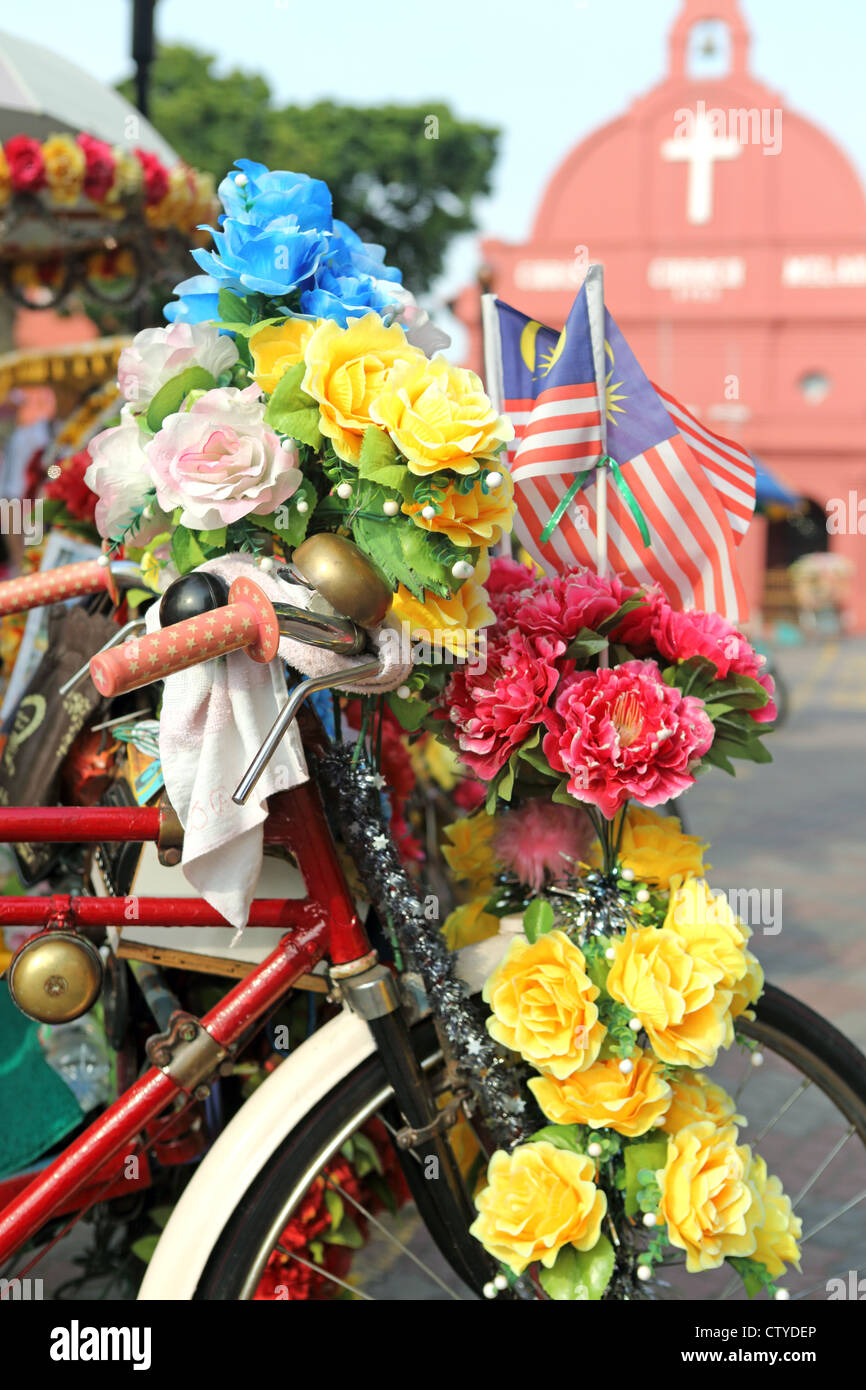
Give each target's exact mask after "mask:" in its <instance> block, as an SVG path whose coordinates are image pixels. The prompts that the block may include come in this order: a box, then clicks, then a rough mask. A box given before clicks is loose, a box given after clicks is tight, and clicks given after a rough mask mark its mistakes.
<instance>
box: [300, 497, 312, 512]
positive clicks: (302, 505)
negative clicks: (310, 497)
mask: <svg viewBox="0 0 866 1390" xmlns="http://www.w3.org/2000/svg"><path fill="white" fill-rule="evenodd" d="M309 510H310V504H309V502H305V501H304V499H303V498H301V500H300V502H299V503H298V511H299V512H300V513H301V516H303V515H304V513H305V512H308V511H309Z"/></svg>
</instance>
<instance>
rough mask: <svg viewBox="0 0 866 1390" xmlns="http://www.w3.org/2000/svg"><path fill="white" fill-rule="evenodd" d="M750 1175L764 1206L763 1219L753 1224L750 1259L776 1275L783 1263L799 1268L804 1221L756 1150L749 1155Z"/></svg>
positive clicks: (783, 1271)
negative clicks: (751, 1156)
mask: <svg viewBox="0 0 866 1390" xmlns="http://www.w3.org/2000/svg"><path fill="white" fill-rule="evenodd" d="M749 1178H750V1180H751V1182H752V1185H753V1186H754V1188H755V1190H756V1191H757V1193H758V1196H759V1197H760V1199H761V1201H762V1203H763V1206H764V1219H763V1221H762V1222H761V1224H760V1225H759V1226H756V1228H755V1240H756V1244H755V1251H754V1254H753V1255H752V1259H753V1260H760V1262H761V1264H762V1265H766V1267H767V1270H768V1272H769V1274H770V1275H771V1276H772V1277H773V1278H774V1279H776V1278H778V1276H779V1275H780V1274H784V1273H785V1264H786V1263H787V1264H792V1265H794V1267H795V1268H796V1269H799V1268H800V1247H799V1245H798V1244H797V1241H798V1240H799V1239H800V1237H801V1236H802V1234H803V1223H802V1221H801V1220H800V1218H799V1216H795V1215H794V1212H793V1210H792V1207H791V1199H790V1197H786V1196H785V1193H784V1192H783V1191H782V1184H781V1182H780V1181H779V1179H778V1178H776V1177H771V1176H769V1175H768V1173H767V1165H766V1163H765V1162H764V1160H763V1158H761V1156H760V1155H759V1154H755V1155H754V1157H753V1158H752V1166H751V1168H750V1169H749Z"/></svg>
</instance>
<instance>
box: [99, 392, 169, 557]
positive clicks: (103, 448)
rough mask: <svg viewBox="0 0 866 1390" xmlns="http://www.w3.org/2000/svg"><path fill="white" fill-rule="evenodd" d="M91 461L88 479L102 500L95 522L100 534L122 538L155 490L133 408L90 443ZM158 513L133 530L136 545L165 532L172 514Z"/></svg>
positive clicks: (124, 412)
mask: <svg viewBox="0 0 866 1390" xmlns="http://www.w3.org/2000/svg"><path fill="white" fill-rule="evenodd" d="M89 449H90V457H91V463H90V466H89V468H88V469H87V472H86V473H85V474H84V481H85V483H86V484H87V486H88V487H89V488H90V490H91V492H95V493H96V496H97V498H98V499H99V500H98V501H97V503H96V513H95V517H94V519H95V521H96V528H97V530H98V531H99V534H100V536H104V537H106V539H107V538H109V537H111V538H119V537H120V536H121V535H122V534H123V533H124V531H125V530H126V528H127V527H128V526H129V525H130V523H131V521H132V519H133V515H134V513H135V512H136V511H139V512H140V511H141V509H142V508H143V507H144V505H145V502H146V500H147V494H148V493H152V491H153V478H152V477H151V473H150V465H149V463H148V458H147V454H146V453H145V452H144V436H143V435H142V432H141V429H140V427H139V424H138V421H137V420H136V418H135V416H134V415H133V413H132V411H131V409H130V407H129V406H128V405H125V406H124V407H123V410H122V411H121V412H120V424H119V425H114V426H113V427H112V428H111V429H108V430H103V431H102V432H101V433H100V434H97V435H94V437H93V439H91V441H90V445H89ZM153 511H154V515H153V516H152V517H150V518H148V519H147V520H146V521H142V523H141V525H140V526H139V527H138V528H137V529H136V530H135V532H133V535H132V539H133V540H134V541H135V542H136V544H144V543H145V542H146V541H148V540H149V539H150V538H151V536H156V535H158V534H159V532H160V531H164V530H165V528H166V525H167V524H168V517H166V516H164V515H163V514H162V513H161V512H158V511H157V510H156V509H155V508H154V509H153Z"/></svg>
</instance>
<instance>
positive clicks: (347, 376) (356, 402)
mask: <svg viewBox="0 0 866 1390" xmlns="http://www.w3.org/2000/svg"><path fill="white" fill-rule="evenodd" d="M418 358H420V359H421V360H422V361H423V362H426V361H427V359H426V357H425V356H424V354H423V353H422V352H419V351H418V349H417V348H413V347H412V346H410V344H409V343H408V342H407V340H406V334H405V333H404V332H403V329H402V328H401V327H400V325H399V324H398V323H394V324H392V325H391V326H390V327H389V328H386V327H385V325H384V323H383V322H382V320H381V318H380V317H379V315H378V314H364V315H363V317H362V318H359V319H351V320H350V322H349V325H348V327H347V328H341V327H340V325H339V324H338V323H335V322H334V320H333V319H323V321H322V322H321V323H320V324H319V326H318V328H317V329H316V331H315V333H313V334H312V336H311V337H310V341H309V342H308V343H307V346H306V348H305V350H304V361H305V362H306V364H307V370H306V372H305V373H304V379H303V381H302V382H301V387H302V389H303V390H304V391H306V393H307V395H308V396H312V397H313V398H314V399H315V400H316V401H318V403H319V429H320V430H321V431H322V434H324V435H326V436H327V437H328V439H330V440H331V443H332V444H333V446H334V452H335V453H336V454H337V456H338V457H339V458H341V459H343V461H344V462H345V463H352V464H355V465H357V463H358V459H359V458H360V456H361V441H362V440H363V437H364V431H365V430H366V429H368V428H369V426H370V425H371V424H372V423H373V418H374V417H373V416H372V414H371V406H372V404H373V402H374V401H376V400H377V399H378V398H380V397H381V395H382V392H383V391H384V390H385V387H386V383H387V381H388V378H389V374H390V373H391V372H392V370H393V368H395V367H396V366H397V365H398V364H399V365H405V366H406V367H407V368H408V366H409V365H410V364H412V363H414V362H415V361H417V359H418Z"/></svg>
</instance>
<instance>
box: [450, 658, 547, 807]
mask: <svg viewBox="0 0 866 1390" xmlns="http://www.w3.org/2000/svg"><path fill="white" fill-rule="evenodd" d="M558 680H559V672H558V671H557V669H556V667H555V666H553V665H552V664H551V663H550V662H549V661H547V660H545V659H544V658H543V657H542V656H539V654H538V651H537V650H536V648H535V646H534V644H532V643H531V642H529V641H528V640H527V638H526V637H525V636H523V634H522V633H520V632H512V633H511V634H510V635H509V637H508V638H506V639H501V638H500V639H498V640H497V639H494V640H493V642H491V643H489V645H488V655H487V669H486V671H484V672H478V671H473V670H472V669H471V667H466V668H463V669H460V670H457V671H455V672H454V675H453V676H452V677H451V680H450V681H449V683H448V685H447V686H446V688H445V692H444V696H443V704H444V705H445V706H446V707H447V709H448V717H449V718H450V719H451V722H452V723H453V724H454V726H455V729H456V732H457V745H458V747H459V749H460V756H461V757H462V759H463V761H464V762H465V763H466V764H467V766H468V767H471V768H472V770H473V772H475V773H477V775H478V776H479V777H480V778H481V779H482V780H483V781H485V782H489V781H491V780H492V779H493V778H494V777H495V776H496V774H497V772H498V771H499V769H500V768H502V767H504V766H505V764H506V763H507V762H508V759H509V758H510V757H511V754H512V753H513V752H514V751H515V749H517V748H519V747H520V745H521V744H522V743H524V742H525V740H526V739H527V737H528V736H529V735H530V734H531V733H532V730H533V729H534V728H535V727H536V726H537V725H538V724H542V723H544V720H545V716H546V715H547V714H548V713H549V711H548V708H547V702H548V700H549V699H550V697H551V695H552V694H553V691H554V690H555V688H556V683H557V681H558ZM443 717H444V716H443Z"/></svg>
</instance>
